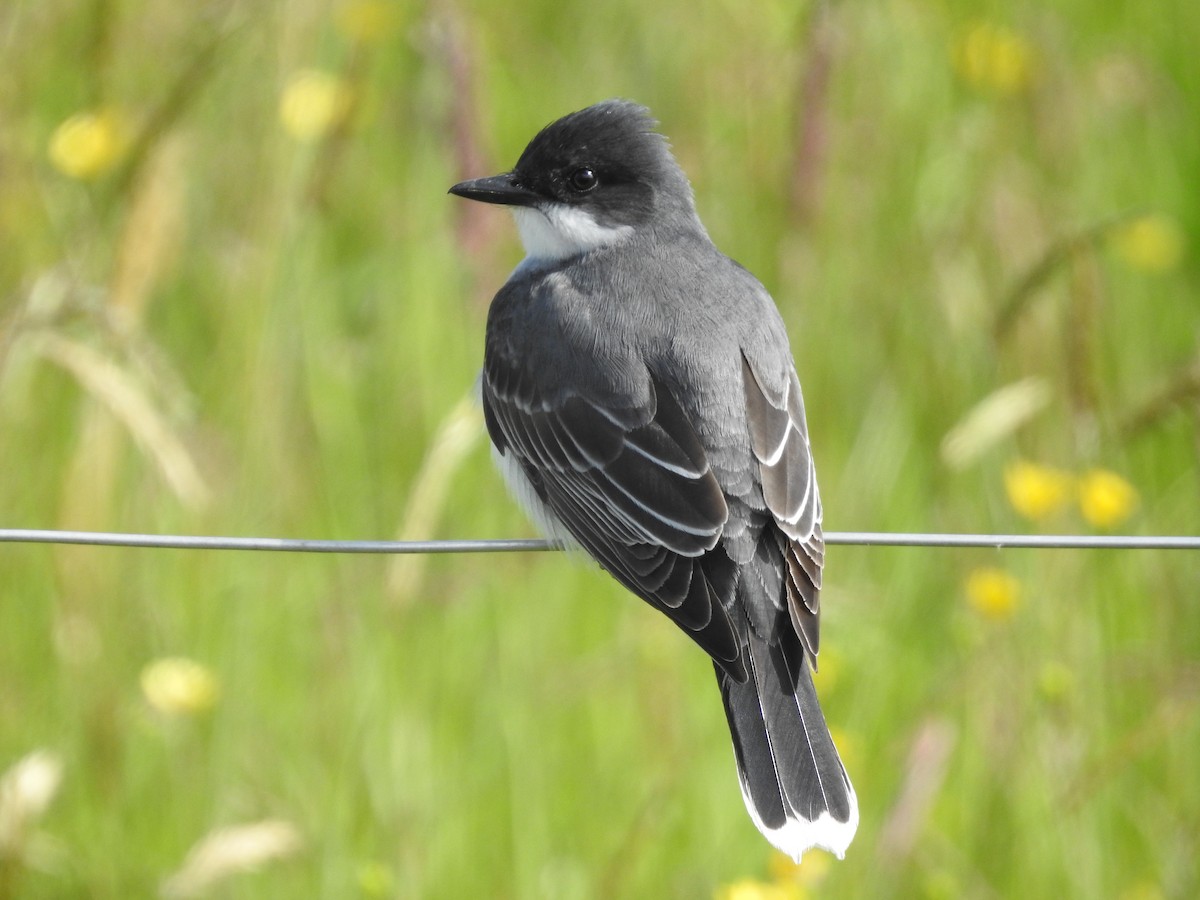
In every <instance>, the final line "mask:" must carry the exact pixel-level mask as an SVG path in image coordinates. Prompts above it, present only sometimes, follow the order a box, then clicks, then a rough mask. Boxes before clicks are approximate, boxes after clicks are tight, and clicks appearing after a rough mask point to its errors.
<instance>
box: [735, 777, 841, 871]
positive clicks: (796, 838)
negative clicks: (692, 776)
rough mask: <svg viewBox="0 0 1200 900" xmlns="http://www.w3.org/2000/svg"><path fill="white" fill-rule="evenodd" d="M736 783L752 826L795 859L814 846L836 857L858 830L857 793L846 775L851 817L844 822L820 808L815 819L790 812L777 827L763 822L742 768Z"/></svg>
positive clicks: (778, 848) (839, 855) (772, 844)
mask: <svg viewBox="0 0 1200 900" xmlns="http://www.w3.org/2000/svg"><path fill="white" fill-rule="evenodd" d="M738 786H739V787H740V788H741V789H742V799H743V800H744V801H745V802H746V811H747V812H749V813H750V818H751V820H752V821H753V822H754V827H756V828H757V829H758V830H759V831H761V832H762V833H763V837H765V838H766V839H767V840H768V841H770V842H771V846H773V847H775V848H776V849H777V850H779V851H781V852H783V853H786V854H787V855H788V856H790V857H791V858H792V859H793V860H795V861H796V862H797V863H798V862H800V857H801V856H803V855H804V851H805V850H810V849H812V848H813V847H820V848H821V849H822V850H828V851H829V852H830V853H832V854H833V855H834V856H836V857H837V858H838V859H842V858H843V857H844V856H845V855H846V848H847V847H849V846H850V841H852V840H853V839H854V832H856V831H858V796H857V795H856V794H855V793H854V788H853V787H851V785H850V780H849V779H846V790H847V791H848V792H849V794H850V818H849V819H847V820H846V821H845V822H839V821H837V820H836V819H835V818H834V817H833V816H831V815H830V814H829V813H828V812H823V813H821V814H820V815H819V816H817V820H816V821H815V822H810V821H808V820H807V819H802V818H800V817H799V816H789V817H788V818H787V819H786V821H784V823H783V825H782V826H781V827H780V828H768V827H767V826H766V824H765V823H764V822H763V820H762V818H761V817H760V816H759V814H758V810H757V809H755V808H754V802H753V801H752V800H751V799H750V792H749V791H748V790H747V789H746V783H745V782H744V781H743V780H742V773H741V772H738Z"/></svg>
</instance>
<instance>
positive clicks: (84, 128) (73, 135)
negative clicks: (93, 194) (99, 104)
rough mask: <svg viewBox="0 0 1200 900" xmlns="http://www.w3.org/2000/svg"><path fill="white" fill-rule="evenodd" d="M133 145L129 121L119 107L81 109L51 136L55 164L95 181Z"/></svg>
mask: <svg viewBox="0 0 1200 900" xmlns="http://www.w3.org/2000/svg"><path fill="white" fill-rule="evenodd" d="M128 147H129V125H128V123H127V122H126V120H125V117H124V116H123V115H122V114H121V113H120V112H118V111H117V110H115V109H97V110H90V111H88V112H81V113H77V114H75V115H73V116H71V118H69V119H67V120H66V121H65V122H63V123H62V124H61V125H59V126H58V127H57V128H56V129H54V134H53V135H51V137H50V146H49V148H48V151H47V152H48V153H49V156H50V162H51V163H53V164H54V167H55V168H56V169H58V170H59V171H60V172H62V173H63V174H64V175H67V176H68V177H70V178H76V179H79V180H80V181H94V180H95V179H97V178H99V177H100V176H101V175H104V174H105V173H106V172H110V171H112V170H113V169H114V168H115V167H116V165H117V163H119V162H120V161H121V159H122V157H124V155H125V151H126V150H127V149H128Z"/></svg>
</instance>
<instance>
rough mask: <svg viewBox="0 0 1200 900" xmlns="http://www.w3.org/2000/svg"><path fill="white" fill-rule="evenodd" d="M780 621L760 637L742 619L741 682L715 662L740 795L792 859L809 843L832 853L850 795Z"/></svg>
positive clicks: (798, 651)
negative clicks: (769, 636) (769, 635)
mask: <svg viewBox="0 0 1200 900" xmlns="http://www.w3.org/2000/svg"><path fill="white" fill-rule="evenodd" d="M781 624H782V625H783V626H784V627H782V628H780V629H779V630H778V632H777V640H776V642H775V643H774V644H771V645H768V643H767V641H765V640H764V639H762V638H761V637H759V636H758V635H757V634H756V633H755V629H754V628H753V627H752V626H749V623H746V625H747V626H748V627H746V629H745V631H744V634H746V636H747V637H746V640H745V641H744V643H743V649H742V652H743V654H744V659H745V662H746V671H747V672H748V674H749V677H748V678H747V679H746V680H745V681H744V682H741V683H739V682H737V681H734V680H733V678H731V677H730V676H729V675H728V674H727V673H726V672H725V671H724V670H722V669H721V668H719V667H718V668H717V681H718V682H719V684H720V686H721V698H722V699H723V700H724V702H725V715H726V716H727V717H728V719H729V730H730V732H731V733H732V735H733V750H734V755H735V756H736V757H737V767H738V779H739V781H740V782H741V786H742V798H743V799H744V800H745V801H746V809H747V810H748V811H749V813H750V818H751V819H753V820H754V824H755V825H756V826H758V830H759V831H761V832H762V833H763V835H764V836H765V837H766V838H767V840H768V841H770V842H771V843H772V844H773V845H774V846H775V847H777V848H778V849H780V850H782V851H783V852H784V853H786V854H787V855H788V856H790V857H791V858H792V859H794V860H796V862H799V861H800V856H801V854H803V853H804V851H805V850H807V849H809V848H810V847H821V848H823V849H825V850H828V851H829V852H830V853H833V854H835V855H836V856H837V857H838V858H839V859H840V858H841V857H842V856H843V854H845V852H846V848H847V847H848V846H849V845H850V840H851V839H852V838H853V837H854V832H855V830H856V829H857V828H858V799H857V798H856V797H855V795H854V788H853V787H851V786H850V779H849V778H848V777H847V775H846V769H845V767H844V766H843V765H842V761H841V759H839V758H838V753H837V749H836V748H835V747H834V745H833V738H831V737H830V736H829V728H828V727H827V726H826V725H825V717H824V716H823V715H822V714H821V707H820V705H819V704H818V702H817V692H816V689H815V688H814V687H813V682H812V675H811V673H810V672H809V667H808V665H807V664H806V663H805V660H804V651H803V649H802V648H801V646H800V641H799V639H798V638H797V637H796V635H795V633H794V632H793V631H792V629H791V627H790V625H791V623H790V622H788V621H787V619H786V618H784V620H783V622H782V623H781Z"/></svg>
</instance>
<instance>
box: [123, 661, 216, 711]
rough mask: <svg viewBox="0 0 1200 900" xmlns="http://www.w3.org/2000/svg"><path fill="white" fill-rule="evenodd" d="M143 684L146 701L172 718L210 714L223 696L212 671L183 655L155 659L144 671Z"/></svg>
mask: <svg viewBox="0 0 1200 900" xmlns="http://www.w3.org/2000/svg"><path fill="white" fill-rule="evenodd" d="M141 682H142V693H143V694H144V695H145V697H146V702H147V703H149V704H150V705H151V706H152V707H154V709H156V710H158V711H159V712H160V713H164V714H165V715H169V716H194V715H198V714H200V713H204V712H208V710H210V709H212V708H213V705H214V704H216V702H217V697H218V695H219V694H220V686H219V685H218V684H217V677H216V676H215V675H214V674H213V673H212V671H211V670H210V669H208V668H207V667H206V666H203V665H201V664H200V663H198V662H196V661H195V660H192V659H185V658H184V657H181V656H172V657H166V658H163V659H156V660H155V661H154V662H152V663H150V664H149V665H147V666H146V667H145V668H144V669H142V677H141Z"/></svg>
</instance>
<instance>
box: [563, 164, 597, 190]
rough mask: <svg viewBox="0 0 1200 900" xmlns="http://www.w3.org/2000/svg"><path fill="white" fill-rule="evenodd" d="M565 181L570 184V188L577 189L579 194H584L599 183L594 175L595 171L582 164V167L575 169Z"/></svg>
mask: <svg viewBox="0 0 1200 900" xmlns="http://www.w3.org/2000/svg"><path fill="white" fill-rule="evenodd" d="M567 183H568V184H570V185H571V190H574V191H578V192H579V193H581V194H586V193H587V192H588V191H590V190H592V189H593V188H595V187H596V185H598V184H599V183H600V180H599V179H598V178H597V177H596V173H595V172H593V171H592V170H591V169H589V168H588V167H587V166H584V167H583V168H582V169H576V170H575V171H574V172H572V173H571V175H570V176H569V177H568V178H567Z"/></svg>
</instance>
